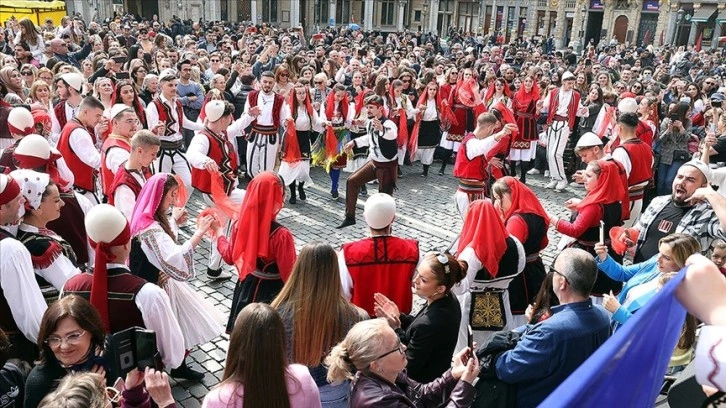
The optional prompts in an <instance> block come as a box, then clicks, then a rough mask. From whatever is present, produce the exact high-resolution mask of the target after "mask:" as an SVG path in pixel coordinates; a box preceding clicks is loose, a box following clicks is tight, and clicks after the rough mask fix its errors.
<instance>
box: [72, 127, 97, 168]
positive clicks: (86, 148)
mask: <svg viewBox="0 0 726 408" xmlns="http://www.w3.org/2000/svg"><path fill="white" fill-rule="evenodd" d="M68 144H69V145H70V146H71V149H73V152H74V153H75V154H76V156H78V159H79V160H81V161H82V162H83V163H85V164H86V165H88V166H89V167H91V168H94V169H100V168H101V154H100V153H99V152H98V149H96V145H95V144H93V139H92V138H91V135H89V134H88V130H86V129H85V128H79V129H76V130H74V131H73V132H71V135H70V137H69V138H68Z"/></svg>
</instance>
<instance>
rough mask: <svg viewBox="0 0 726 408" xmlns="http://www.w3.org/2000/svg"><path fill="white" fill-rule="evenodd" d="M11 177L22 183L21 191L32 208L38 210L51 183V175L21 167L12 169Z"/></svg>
mask: <svg viewBox="0 0 726 408" xmlns="http://www.w3.org/2000/svg"><path fill="white" fill-rule="evenodd" d="M10 177H12V178H14V179H15V181H17V182H18V184H19V185H20V192H21V193H23V197H24V198H25V201H27V202H28V205H29V206H30V208H32V209H34V210H37V209H38V208H39V207H40V202H41V201H42V200H43V193H44V192H45V189H46V188H48V184H50V176H49V175H48V174H46V173H39V172H37V171H34V170H26V169H21V170H14V171H12V172H11V173H10Z"/></svg>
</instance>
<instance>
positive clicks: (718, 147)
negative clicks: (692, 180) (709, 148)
mask: <svg viewBox="0 0 726 408" xmlns="http://www.w3.org/2000/svg"><path fill="white" fill-rule="evenodd" d="M713 150H715V151H717V152H718V153H716V154H714V155H711V157H709V161H710V162H711V163H718V162H726V136H722V137H719V138H718V140H717V141H716V144H715V145H713Z"/></svg>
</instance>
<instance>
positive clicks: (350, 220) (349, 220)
mask: <svg viewBox="0 0 726 408" xmlns="http://www.w3.org/2000/svg"><path fill="white" fill-rule="evenodd" d="M351 225H355V215H347V214H346V215H345V219H344V220H343V222H342V223H341V224H340V225H338V226H337V227H336V229H341V228H345V227H350V226H351Z"/></svg>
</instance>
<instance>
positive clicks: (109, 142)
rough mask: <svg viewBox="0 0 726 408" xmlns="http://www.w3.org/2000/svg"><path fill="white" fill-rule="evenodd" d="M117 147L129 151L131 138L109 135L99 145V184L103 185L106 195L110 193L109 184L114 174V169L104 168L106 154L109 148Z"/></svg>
mask: <svg viewBox="0 0 726 408" xmlns="http://www.w3.org/2000/svg"><path fill="white" fill-rule="evenodd" d="M114 147H118V148H121V149H124V150H126V151H127V152H129V153H131V140H129V139H126V138H125V137H122V136H109V137H108V138H106V140H104V141H103V146H102V147H101V186H102V187H103V194H104V195H105V196H106V197H108V196H109V194H110V189H111V184H112V183H113V179H114V177H115V174H116V170H117V169H114V170H113V171H111V170H109V169H108V168H106V155H107V154H108V151H109V150H111V148H114Z"/></svg>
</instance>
